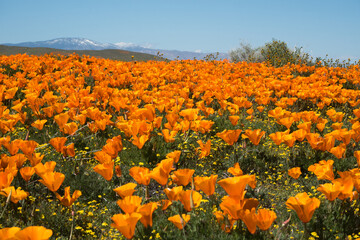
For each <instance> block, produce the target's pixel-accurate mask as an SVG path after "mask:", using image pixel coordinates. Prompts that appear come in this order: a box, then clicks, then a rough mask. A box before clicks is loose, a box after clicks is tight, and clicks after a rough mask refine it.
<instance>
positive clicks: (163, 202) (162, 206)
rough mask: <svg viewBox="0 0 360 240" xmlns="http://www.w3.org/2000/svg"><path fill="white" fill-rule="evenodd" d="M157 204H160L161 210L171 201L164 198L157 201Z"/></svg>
mask: <svg viewBox="0 0 360 240" xmlns="http://www.w3.org/2000/svg"><path fill="white" fill-rule="evenodd" d="M158 204H159V205H160V206H161V210H163V211H165V210H166V209H167V208H168V207H169V206H170V205H171V204H172V201H171V200H168V199H164V200H160V201H158Z"/></svg>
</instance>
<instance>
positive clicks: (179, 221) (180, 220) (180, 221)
mask: <svg viewBox="0 0 360 240" xmlns="http://www.w3.org/2000/svg"><path fill="white" fill-rule="evenodd" d="M168 220H169V221H170V222H172V223H173V224H174V225H175V227H177V228H178V229H180V230H182V229H183V228H184V227H185V225H186V224H187V223H188V222H189V221H190V215H188V214H182V215H181V217H180V215H179V214H178V215H175V216H172V217H169V218H168Z"/></svg>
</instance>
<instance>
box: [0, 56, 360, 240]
mask: <svg viewBox="0 0 360 240" xmlns="http://www.w3.org/2000/svg"><path fill="white" fill-rule="evenodd" d="M0 81H1V85H0V99H1V104H0V134H1V138H0V151H1V157H0V194H1V195H0V206H1V208H0V239H113V238H116V239H125V238H126V239H131V238H134V239H300V238H305V239H346V238H347V239H356V238H358V237H359V236H360V212H359V208H360V204H359V192H360V171H359V169H360V168H359V167H360V146H359V144H358V143H359V140H360V69H359V65H352V66H349V67H347V68H335V67H324V66H322V65H321V64H320V63H319V64H317V65H315V66H305V65H290V64H288V65H285V66H283V67H278V68H275V67H272V66H269V65H267V64H264V63H247V62H240V63H230V62H228V61H201V60H186V61H184V60H183V61H169V62H165V61H164V62H154V61H149V62H135V61H133V62H119V61H111V60H105V59H98V58H93V57H92V58H90V57H86V56H83V57H79V56H77V55H71V56H61V55H45V56H41V57H37V56H27V55H13V56H0Z"/></svg>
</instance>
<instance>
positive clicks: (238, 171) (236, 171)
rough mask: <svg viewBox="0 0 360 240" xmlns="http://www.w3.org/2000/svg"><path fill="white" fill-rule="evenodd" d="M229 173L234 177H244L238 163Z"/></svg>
mask: <svg viewBox="0 0 360 240" xmlns="http://www.w3.org/2000/svg"><path fill="white" fill-rule="evenodd" d="M227 171H228V173H231V174H232V175H234V176H241V175H243V171H242V170H241V168H240V165H239V163H238V162H237V163H235V164H234V167H230V168H229V169H228V170H227Z"/></svg>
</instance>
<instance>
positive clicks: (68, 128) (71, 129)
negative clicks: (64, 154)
mask: <svg viewBox="0 0 360 240" xmlns="http://www.w3.org/2000/svg"><path fill="white" fill-rule="evenodd" d="M77 130H78V125H77V123H76V122H70V123H66V124H64V126H63V127H62V128H60V131H61V132H63V133H65V134H68V135H74V134H75V132H76V131H77Z"/></svg>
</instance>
